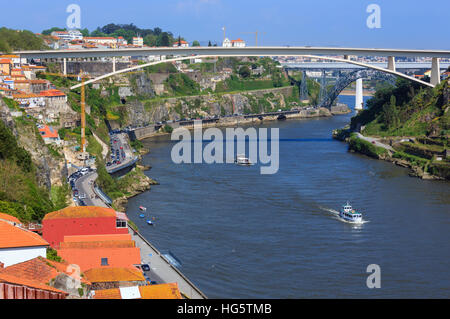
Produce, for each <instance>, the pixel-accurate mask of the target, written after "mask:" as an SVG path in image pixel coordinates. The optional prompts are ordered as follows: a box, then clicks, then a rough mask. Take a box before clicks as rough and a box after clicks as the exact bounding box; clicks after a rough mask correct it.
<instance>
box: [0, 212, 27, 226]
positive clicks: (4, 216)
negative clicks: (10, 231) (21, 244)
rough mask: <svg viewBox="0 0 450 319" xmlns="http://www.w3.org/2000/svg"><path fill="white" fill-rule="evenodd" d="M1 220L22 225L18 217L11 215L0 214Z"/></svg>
mask: <svg viewBox="0 0 450 319" xmlns="http://www.w3.org/2000/svg"><path fill="white" fill-rule="evenodd" d="M0 219H3V220H5V221H9V222H13V223H16V224H22V223H21V222H20V220H18V219H17V218H16V217H14V216H11V215H9V214H5V213H0Z"/></svg>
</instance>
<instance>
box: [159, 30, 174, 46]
mask: <svg viewBox="0 0 450 319" xmlns="http://www.w3.org/2000/svg"><path fill="white" fill-rule="evenodd" d="M170 42H171V41H170V36H169V34H168V33H167V32H163V33H161V34H160V35H159V36H158V39H157V40H156V46H158V47H168V46H170Z"/></svg>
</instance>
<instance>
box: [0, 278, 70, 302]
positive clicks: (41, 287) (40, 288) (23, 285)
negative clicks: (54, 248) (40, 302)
mask: <svg viewBox="0 0 450 319" xmlns="http://www.w3.org/2000/svg"><path fill="white" fill-rule="evenodd" d="M67 295H68V293H67V292H64V291H62V290H60V289H56V288H53V287H50V286H49V285H46V284H43V283H41V282H39V281H35V280H29V279H24V278H21V277H17V276H13V275H8V274H2V273H0V299H66V297H67Z"/></svg>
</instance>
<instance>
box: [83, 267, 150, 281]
mask: <svg viewBox="0 0 450 319" xmlns="http://www.w3.org/2000/svg"><path fill="white" fill-rule="evenodd" d="M84 275H85V277H86V279H87V280H89V281H90V282H114V281H145V277H144V275H143V274H142V273H141V271H140V270H138V269H137V268H135V267H104V268H91V269H89V270H86V271H85V272H84Z"/></svg>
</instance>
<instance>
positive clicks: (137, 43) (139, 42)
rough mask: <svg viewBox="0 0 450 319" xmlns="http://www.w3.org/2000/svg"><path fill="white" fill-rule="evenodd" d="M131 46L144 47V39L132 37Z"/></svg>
mask: <svg viewBox="0 0 450 319" xmlns="http://www.w3.org/2000/svg"><path fill="white" fill-rule="evenodd" d="M133 45H135V46H138V47H142V46H143V45H144V39H143V38H141V37H133Z"/></svg>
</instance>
